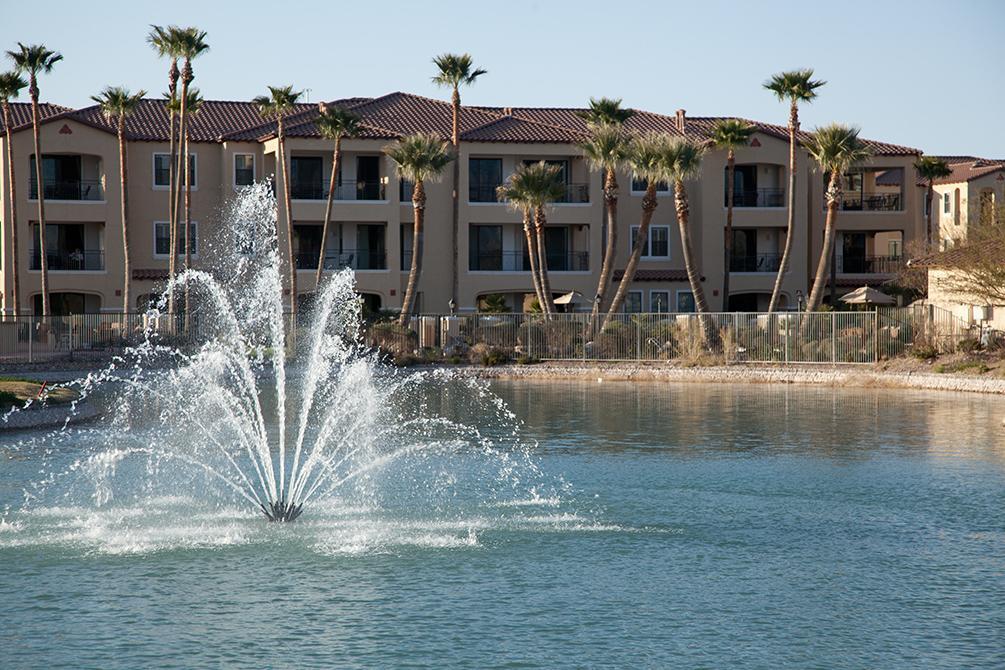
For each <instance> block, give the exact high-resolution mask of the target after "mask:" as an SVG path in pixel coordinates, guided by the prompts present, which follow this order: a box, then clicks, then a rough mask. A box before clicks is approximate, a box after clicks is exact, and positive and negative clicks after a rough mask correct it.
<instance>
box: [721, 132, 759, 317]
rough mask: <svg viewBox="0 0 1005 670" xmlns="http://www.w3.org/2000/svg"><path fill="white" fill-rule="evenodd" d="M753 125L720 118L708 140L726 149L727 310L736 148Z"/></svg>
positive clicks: (744, 142) (724, 302)
mask: <svg viewBox="0 0 1005 670" xmlns="http://www.w3.org/2000/svg"><path fill="white" fill-rule="evenodd" d="M753 133H754V127H753V126H752V125H750V124H749V123H747V122H746V121H740V120H739V119H720V120H718V121H716V123H715V125H714V126H712V134H711V137H710V141H711V144H712V146H714V147H715V148H716V149H725V150H726V233H725V244H724V245H723V258H724V265H723V275H722V311H723V312H725V311H728V310H729V263H730V260H731V259H732V257H733V196H734V190H735V187H736V184H735V183H734V181H733V180H734V174H735V173H736V148H737V147H745V146H747V144H749V143H750V136H751V135H752V134H753Z"/></svg>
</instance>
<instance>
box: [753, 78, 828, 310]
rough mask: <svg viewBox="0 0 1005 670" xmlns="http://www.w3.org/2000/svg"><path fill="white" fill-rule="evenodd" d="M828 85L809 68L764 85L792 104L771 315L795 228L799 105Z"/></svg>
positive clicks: (780, 291)
mask: <svg viewBox="0 0 1005 670" xmlns="http://www.w3.org/2000/svg"><path fill="white" fill-rule="evenodd" d="M826 83H827V82H825V81H823V80H821V79H814V78H813V70H812V69H810V68H806V69H802V70H792V71H790V72H780V73H778V74H776V75H774V76H772V77H771V79H769V80H768V81H766V82H765V83H764V88H766V89H768V90H769V91H771V92H772V93H774V94H775V97H777V98H778V99H779V100H781V101H783V102H784V101H786V100H788V101H789V194H788V195H789V199H788V200H789V203H788V204H789V206H788V211H787V212H786V214H787V217H788V219H787V225H786V231H785V247H784V248H783V251H782V260H781V263H780V264H779V266H778V276H776V277H775V286H774V288H773V289H772V290H771V302H770V303H769V304H768V311H769V312H773V311H775V308H776V307H778V300H779V298H780V296H781V294H782V280H783V279H784V277H785V273H786V272H788V270H789V254H790V252H791V251H792V238H793V235H794V232H795V228H796V147H797V143H796V134H797V133H798V132H799V103H800V102H811V101H812V100H813V99H814V98H815V97H817V94H816V90H817V89H818V88H820V87H821V86H823V85H824V84H826Z"/></svg>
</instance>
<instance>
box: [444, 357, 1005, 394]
mask: <svg viewBox="0 0 1005 670" xmlns="http://www.w3.org/2000/svg"><path fill="white" fill-rule="evenodd" d="M455 369H456V370H457V371H458V372H459V373H460V374H464V375H470V376H473V377H477V378H480V379H528V380H542V381H546V380H582V381H594V382H595V381H637V382H690V383H720V384H810V385H822V386H836V387H860V388H903V389H919V390H935V391H959V392H967V393H990V394H998V395H1005V379H1001V378H989V377H979V376H976V375H975V376H965V375H959V374H938V373H932V372H906V371H897V372H885V371H881V370H876V369H874V368H871V367H857V366H855V367H852V366H844V367H837V368H835V367H829V366H828V367H822V366H821V367H811V366H798V367H797V366H784V367H783V366H746V365H743V366H741V365H729V366H726V365H723V366H706V367H682V366H670V365H640V364H632V363H609V364H602V365H598V364H571V363H539V364H537V365H500V366H494V367H479V366H457V367H456V368H455Z"/></svg>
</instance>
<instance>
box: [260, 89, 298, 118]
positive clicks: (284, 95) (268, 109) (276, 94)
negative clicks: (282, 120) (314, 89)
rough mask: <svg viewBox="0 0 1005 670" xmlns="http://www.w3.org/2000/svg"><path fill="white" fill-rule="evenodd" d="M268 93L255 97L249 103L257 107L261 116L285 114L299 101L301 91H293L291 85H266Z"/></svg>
mask: <svg viewBox="0 0 1005 670" xmlns="http://www.w3.org/2000/svg"><path fill="white" fill-rule="evenodd" d="M266 88H268V89H269V94H268V95H259V96H257V97H255V98H254V99H253V100H252V101H251V104H253V105H255V107H257V108H258V113H259V114H261V115H262V116H275V117H279V116H285V115H286V114H289V113H290V112H292V111H293V110H294V109H296V106H297V103H298V102H300V96H302V95H303V94H304V92H303V91H294V90H293V87H292V86H267V87H266Z"/></svg>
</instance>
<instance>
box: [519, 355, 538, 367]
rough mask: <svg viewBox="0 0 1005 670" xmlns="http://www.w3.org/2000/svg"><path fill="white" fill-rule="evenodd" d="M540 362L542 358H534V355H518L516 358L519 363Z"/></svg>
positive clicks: (533, 363) (531, 363)
mask: <svg viewBox="0 0 1005 670" xmlns="http://www.w3.org/2000/svg"><path fill="white" fill-rule="evenodd" d="M540 362H541V359H540V358H534V357H533V356H527V355H526V354H524V355H522V356H518V357H517V359H516V364H517V365H537V364H538V363H540Z"/></svg>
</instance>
